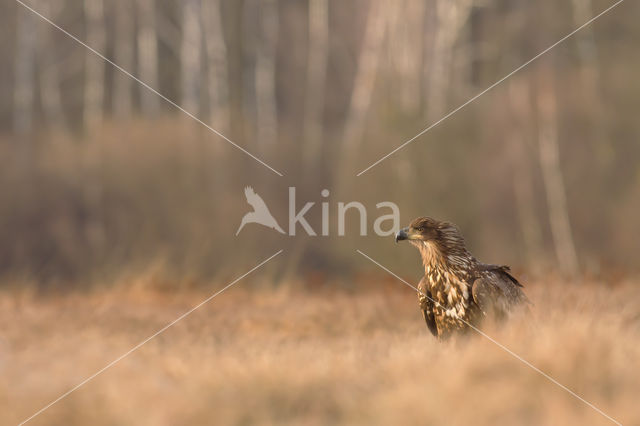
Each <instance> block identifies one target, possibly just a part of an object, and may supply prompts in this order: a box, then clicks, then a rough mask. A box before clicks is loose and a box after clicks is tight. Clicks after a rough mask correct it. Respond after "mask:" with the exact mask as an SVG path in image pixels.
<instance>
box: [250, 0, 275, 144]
mask: <svg viewBox="0 0 640 426" xmlns="http://www.w3.org/2000/svg"><path fill="white" fill-rule="evenodd" d="M259 8H260V12H261V13H260V15H259V25H260V30H259V31H260V36H259V42H258V46H257V55H256V70H255V73H256V74H255V82H256V83H255V84H256V121H257V131H258V135H257V136H258V141H259V144H260V150H261V151H262V152H263V153H264V152H269V151H270V150H271V149H272V148H273V147H274V146H275V143H276V141H277V139H278V110H277V105H276V53H277V47H278V3H277V1H276V0H263V1H261V2H260V4H259Z"/></svg>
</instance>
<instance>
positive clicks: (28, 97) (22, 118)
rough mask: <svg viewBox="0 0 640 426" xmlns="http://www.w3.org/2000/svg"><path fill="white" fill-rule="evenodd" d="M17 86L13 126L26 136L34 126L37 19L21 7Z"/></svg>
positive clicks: (18, 14) (16, 63)
mask: <svg viewBox="0 0 640 426" xmlns="http://www.w3.org/2000/svg"><path fill="white" fill-rule="evenodd" d="M17 21H18V22H17V35H16V59H15V83H14V84H15V86H14V91H13V126H14V129H15V132H16V133H18V134H24V133H27V132H29V131H30V130H31V129H32V126H33V118H34V117H33V116H34V113H35V108H34V107H35V105H34V103H35V68H36V63H35V61H36V41H37V38H38V37H37V34H36V29H38V28H39V23H38V22H37V18H36V17H35V16H34V15H33V14H32V13H31V12H29V11H28V10H25V9H24V8H21V7H19V8H18V12H17Z"/></svg>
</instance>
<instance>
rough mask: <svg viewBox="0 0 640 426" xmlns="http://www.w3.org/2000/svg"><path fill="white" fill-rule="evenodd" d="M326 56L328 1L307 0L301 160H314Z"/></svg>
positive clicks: (320, 129) (319, 134)
mask: <svg viewBox="0 0 640 426" xmlns="http://www.w3.org/2000/svg"><path fill="white" fill-rule="evenodd" d="M328 60H329V1H328V0H309V46H308V53H307V89H306V95H305V109H304V141H305V145H306V146H305V149H304V153H303V155H304V162H305V164H306V165H307V166H310V165H311V164H312V163H313V162H314V161H317V159H318V156H319V154H320V148H321V145H322V138H323V118H324V91H325V80H326V75H327V63H328Z"/></svg>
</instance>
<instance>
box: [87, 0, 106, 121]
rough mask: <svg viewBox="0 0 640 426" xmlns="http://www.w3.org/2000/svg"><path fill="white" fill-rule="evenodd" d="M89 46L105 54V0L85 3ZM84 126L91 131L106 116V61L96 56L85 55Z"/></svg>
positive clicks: (92, 0)
mask: <svg viewBox="0 0 640 426" xmlns="http://www.w3.org/2000/svg"><path fill="white" fill-rule="evenodd" d="M84 14H85V22H86V34H87V44H88V45H89V46H91V47H92V48H93V49H95V50H97V51H98V52H101V53H104V51H105V42H106V29H105V21H104V4H103V0H86V1H85V2H84ZM85 57H86V62H85V82H84V117H83V120H84V125H85V128H87V129H91V128H94V127H95V126H96V125H97V124H99V123H100V122H101V121H102V119H103V114H104V110H103V108H104V84H105V79H104V67H105V65H104V61H103V60H102V59H101V58H98V57H96V56H95V55H90V54H87V55H85Z"/></svg>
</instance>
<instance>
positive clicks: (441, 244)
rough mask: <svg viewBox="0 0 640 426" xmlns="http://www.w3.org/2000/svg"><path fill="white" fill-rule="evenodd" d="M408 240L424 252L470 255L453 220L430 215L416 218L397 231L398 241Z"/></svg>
mask: <svg viewBox="0 0 640 426" xmlns="http://www.w3.org/2000/svg"><path fill="white" fill-rule="evenodd" d="M403 240H407V241H409V242H410V243H412V244H413V245H415V246H416V247H418V249H420V252H421V253H422V254H423V257H424V256H425V255H427V254H430V253H432V254H439V255H444V256H447V255H468V252H467V249H466V247H465V243H464V238H462V235H461V234H460V231H459V230H458V228H457V227H456V226H455V225H454V224H453V223H451V222H444V221H440V220H436V219H432V218H430V217H419V218H417V219H414V220H413V221H412V222H411V223H410V224H409V226H407V227H406V228H403V229H401V230H400V231H398V232H397V233H396V242H398V241H403Z"/></svg>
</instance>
